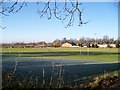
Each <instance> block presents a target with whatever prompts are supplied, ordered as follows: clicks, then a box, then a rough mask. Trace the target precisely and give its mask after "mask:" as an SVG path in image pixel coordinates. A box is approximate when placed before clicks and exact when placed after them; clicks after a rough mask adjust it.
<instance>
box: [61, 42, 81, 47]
mask: <svg viewBox="0 0 120 90" xmlns="http://www.w3.org/2000/svg"><path fill="white" fill-rule="evenodd" d="M61 47H79V46H77V45H76V44H74V43H68V42H66V43H64V44H62V46H61Z"/></svg>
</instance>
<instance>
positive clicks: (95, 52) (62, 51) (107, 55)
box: [2, 48, 119, 62]
mask: <svg viewBox="0 0 120 90" xmlns="http://www.w3.org/2000/svg"><path fill="white" fill-rule="evenodd" d="M2 52H3V55H7V56H9V55H13V56H15V55H16V54H18V53H19V54H21V57H31V58H41V57H42V58H51V59H52V58H53V59H59V58H60V59H66V60H67V59H69V60H74V59H77V60H95V61H97V62H118V56H119V52H118V48H2Z"/></svg>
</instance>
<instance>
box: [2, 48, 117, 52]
mask: <svg viewBox="0 0 120 90" xmlns="http://www.w3.org/2000/svg"><path fill="white" fill-rule="evenodd" d="M60 51H62V52H66V51H67V52H72V51H74V52H75V51H76V52H78V51H90V52H118V48H2V52H60Z"/></svg>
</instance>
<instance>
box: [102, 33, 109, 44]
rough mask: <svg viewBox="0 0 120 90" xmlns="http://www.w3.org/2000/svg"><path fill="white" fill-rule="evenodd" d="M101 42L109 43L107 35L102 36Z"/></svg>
mask: <svg viewBox="0 0 120 90" xmlns="http://www.w3.org/2000/svg"><path fill="white" fill-rule="evenodd" d="M103 42H104V43H106V44H108V43H109V37H108V36H107V35H104V36H103Z"/></svg>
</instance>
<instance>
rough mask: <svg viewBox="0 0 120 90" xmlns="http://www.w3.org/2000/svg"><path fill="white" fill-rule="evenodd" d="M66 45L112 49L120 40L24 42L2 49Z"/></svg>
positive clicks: (106, 38)
mask: <svg viewBox="0 0 120 90" xmlns="http://www.w3.org/2000/svg"><path fill="white" fill-rule="evenodd" d="M64 43H70V44H72V45H76V46H80V47H83V46H87V47H89V48H90V47H92V48H98V44H100V45H103V44H107V47H110V44H114V45H116V47H117V48H119V47H120V39H116V40H115V39H114V38H109V37H108V36H107V35H105V36H103V38H96V39H95V38H87V37H81V38H80V39H79V40H77V39H72V38H71V39H67V38H63V39H61V40H60V39H56V40H54V41H53V42H50V43H47V42H45V41H40V42H32V43H24V42H16V43H3V44H2V47H3V48H4V47H6V48H18V47H19V48H39V47H41V48H44V47H61V46H62V44H64Z"/></svg>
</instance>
